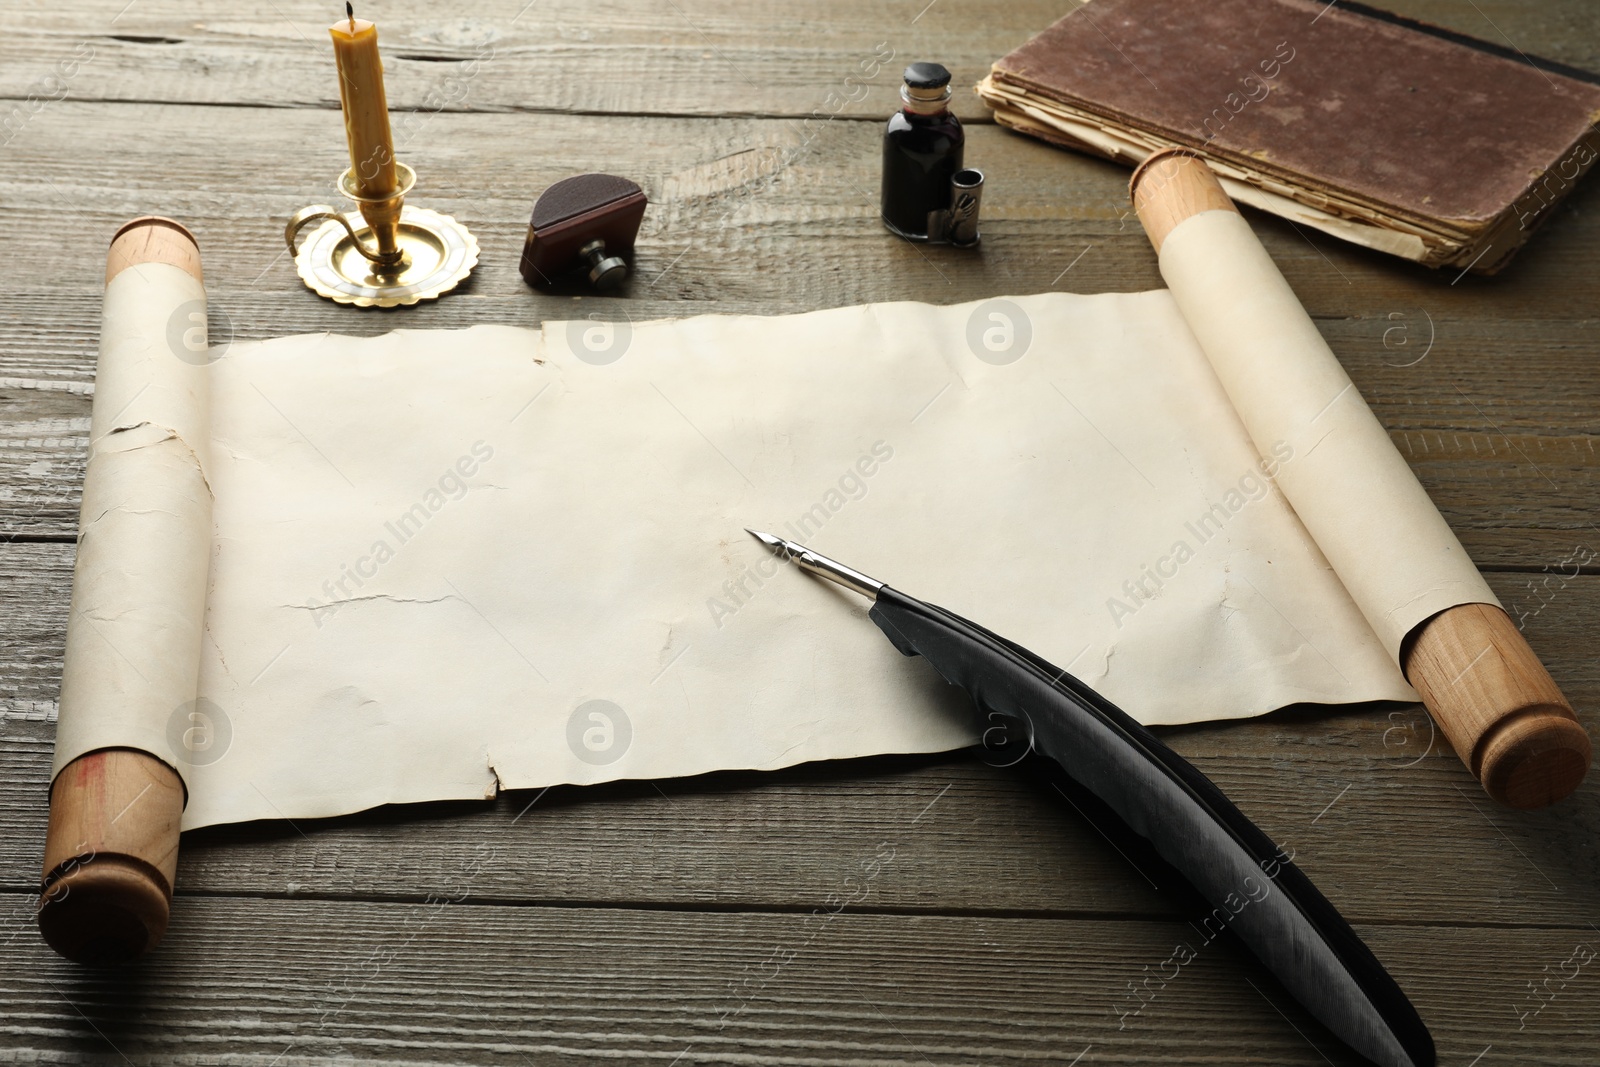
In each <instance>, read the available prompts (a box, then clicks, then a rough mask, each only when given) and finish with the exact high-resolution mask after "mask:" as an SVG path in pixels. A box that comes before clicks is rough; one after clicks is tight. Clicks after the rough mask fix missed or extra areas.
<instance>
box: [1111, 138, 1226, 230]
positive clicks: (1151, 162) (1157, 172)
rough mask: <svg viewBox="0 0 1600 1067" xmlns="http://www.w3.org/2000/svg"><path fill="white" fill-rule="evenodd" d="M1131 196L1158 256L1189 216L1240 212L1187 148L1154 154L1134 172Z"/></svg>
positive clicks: (1206, 167)
mask: <svg viewBox="0 0 1600 1067" xmlns="http://www.w3.org/2000/svg"><path fill="white" fill-rule="evenodd" d="M1128 195H1129V196H1130V197H1131V198H1132V199H1133V209H1134V211H1136V212H1137V213H1138V215H1139V221H1140V222H1142V223H1144V232H1145V233H1147V234H1149V236H1150V243H1151V244H1153V245H1155V248H1156V253H1157V254H1158V255H1159V254H1160V252H1161V245H1162V243H1163V242H1165V241H1166V239H1167V234H1169V233H1171V232H1172V231H1173V230H1174V229H1175V228H1176V227H1177V225H1178V223H1180V222H1182V221H1183V220H1184V219H1187V218H1188V217H1189V216H1191V215H1198V214H1200V213H1201V212H1202V211H1232V212H1233V213H1234V214H1238V212H1239V209H1238V208H1237V207H1235V206H1234V204H1233V201H1232V200H1230V199H1228V194H1227V193H1225V192H1223V191H1222V184H1221V183H1220V182H1218V181H1217V176H1216V174H1215V173H1213V172H1212V170H1211V168H1210V167H1208V166H1206V161H1205V160H1203V159H1201V158H1200V157H1199V156H1197V155H1195V154H1194V153H1193V152H1190V151H1189V150H1188V149H1185V148H1167V149H1163V150H1162V151H1160V152H1155V153H1152V154H1151V155H1150V156H1149V157H1148V158H1146V159H1145V161H1144V162H1143V163H1141V164H1139V169H1137V170H1135V171H1134V172H1133V177H1132V179H1130V180H1129V182H1128Z"/></svg>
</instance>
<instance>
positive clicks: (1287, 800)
mask: <svg viewBox="0 0 1600 1067" xmlns="http://www.w3.org/2000/svg"><path fill="white" fill-rule="evenodd" d="M70 574H71V548H70V546H65V545H14V546H0V597H4V599H0V618H10V619H28V620H32V625H31V626H30V627H26V628H20V629H21V632H13V631H10V630H9V629H8V630H7V631H5V632H4V638H3V639H0V673H3V675H4V676H6V677H11V678H15V679H17V680H18V684H17V688H16V689H15V690H13V691H12V692H11V693H10V694H8V700H9V701H10V702H11V703H10V704H8V705H6V708H7V710H8V711H10V709H15V711H12V712H11V713H10V714H7V715H6V716H5V718H4V720H0V721H3V722H4V738H5V739H4V740H3V741H0V889H3V890H9V891H11V892H19V893H20V892H23V891H26V890H31V889H32V888H33V885H34V879H35V877H36V874H37V869H38V863H39V852H38V849H39V843H40V842H41V841H42V840H43V832H44V809H43V805H42V798H43V795H44V791H45V789H46V788H47V785H48V782H49V769H50V737H51V726H50V724H49V723H48V722H46V721H41V719H42V718H44V717H45V715H46V711H47V709H48V708H49V707H50V706H51V705H52V702H53V699H54V695H55V687H56V685H57V682H58V678H59V666H58V665H56V664H55V663H53V662H52V661H51V660H50V658H49V657H50V656H51V655H52V653H53V654H55V655H59V647H60V645H59V642H60V632H61V629H62V628H64V626H65V610H64V604H65V589H66V583H67V581H68V580H69V579H70ZM26 576H36V578H38V579H43V581H42V582H38V583H37V584H36V582H35V579H34V578H27V577H26ZM1524 577H1525V576H1523V575H1517V574H1497V575H1492V576H1491V580H1492V582H1493V584H1494V585H1495V587H1496V589H1497V591H1498V592H1499V594H1500V595H1501V597H1502V598H1503V599H1505V600H1506V602H1507V603H1508V604H1509V603H1512V602H1513V601H1514V592H1515V590H1514V586H1513V585H1512V583H1513V582H1517V581H1522V580H1523V579H1524ZM52 582H53V583H55V585H56V586H57V587H58V588H59V589H60V590H61V593H60V595H59V596H58V597H47V596H43V595H42V593H41V590H42V589H45V588H49V586H50V584H51V583H52ZM12 589H15V590H16V593H15V594H10V595H7V592H5V591H10V590H12ZM1546 597H1547V599H1546V601H1545V602H1544V606H1543V608H1542V609H1541V610H1538V611H1537V612H1533V611H1532V610H1531V609H1530V610H1529V613H1528V614H1527V616H1526V619H1525V627H1526V630H1527V632H1528V634H1529V637H1530V640H1531V641H1532V643H1533V645H1534V647H1535V648H1537V649H1538V650H1539V651H1540V653H1541V654H1542V655H1543V656H1544V657H1545V659H1546V660H1547V661H1548V662H1549V664H1550V666H1551V669H1552V670H1553V671H1554V672H1555V674H1556V677H1557V678H1558V679H1560V680H1561V682H1562V684H1563V685H1564V686H1565V687H1566V689H1567V691H1568V693H1569V694H1570V695H1572V697H1573V699H1574V701H1575V702H1576V704H1577V706H1578V708H1579V714H1580V715H1581V716H1582V717H1583V719H1584V722H1585V724H1586V725H1588V726H1589V728H1590V729H1594V728H1596V727H1597V726H1600V720H1597V719H1596V718H1595V716H1594V714H1593V709H1596V708H1600V663H1597V662H1596V661H1595V660H1594V658H1593V656H1592V655H1591V654H1590V647H1591V644H1592V642H1591V640H1590V638H1589V633H1590V627H1591V620H1592V619H1593V618H1594V617H1595V615H1596V613H1600V578H1595V577H1591V576H1588V575H1583V576H1579V577H1578V578H1575V579H1570V580H1568V581H1567V583H1566V584H1565V585H1564V586H1562V587H1560V588H1559V589H1552V590H1550V591H1547V593H1546ZM41 599H42V600H43V601H44V603H43V604H41V605H40V607H39V608H38V609H37V610H34V609H30V607H29V604H30V603H31V602H38V601H40V600H41ZM41 709H46V711H41ZM1162 733H1163V736H1165V737H1166V738H1167V739H1168V741H1169V743H1171V744H1172V745H1173V746H1174V747H1175V748H1176V749H1177V750H1178V751H1180V752H1181V753H1183V754H1184V755H1185V756H1187V757H1189V758H1190V759H1192V760H1193V761H1194V762H1195V763H1196V764H1197V765H1198V766H1200V767H1201V769H1202V770H1204V771H1205V772H1206V773H1207V774H1208V775H1210V776H1211V777H1212V778H1213V779H1214V780H1215V781H1216V782H1217V783H1218V784H1219V785H1220V786H1222V788H1223V789H1224V790H1225V791H1226V792H1228V794H1229V795H1230V796H1232V797H1234V798H1235V800H1237V801H1238V803H1239V804H1240V806H1241V807H1242V808H1243V809H1244V810H1245V812H1246V814H1248V815H1250V816H1251V818H1253V819H1255V820H1256V821H1257V822H1258V823H1259V824H1260V826H1261V827H1262V828H1263V830H1265V831H1266V832H1267V833H1268V834H1269V835H1270V836H1272V838H1273V839H1274V840H1275V841H1278V842H1280V843H1284V844H1287V845H1288V846H1289V847H1291V848H1294V849H1295V850H1296V853H1297V862H1299V863H1300V864H1301V865H1302V866H1303V867H1304V868H1305V869H1306V871H1307V872H1308V873H1309V874H1310V875H1311V876H1312V878H1313V879H1314V880H1315V881H1316V882H1317V884H1318V885H1319V886H1320V887H1321V888H1322V889H1323V890H1324V891H1325V892H1326V893H1327V894H1328V895H1329V896H1330V897H1331V898H1332V899H1333V900H1334V901H1335V902H1336V903H1337V904H1338V905H1339V907H1340V908H1342V909H1344V910H1345V911H1346V912H1347V913H1348V914H1349V915H1350V916H1351V917H1352V918H1355V919H1359V920H1362V921H1385V922H1405V921H1415V920H1416V917H1417V916H1418V914H1419V910H1420V911H1423V912H1429V913H1438V914H1448V915H1450V916H1452V917H1454V918H1455V919H1456V920H1457V921H1461V922H1470V923H1481V924H1506V923H1520V924H1530V925H1540V924H1543V923H1546V922H1549V921H1552V920H1560V921H1567V922H1581V921H1584V919H1585V917H1588V918H1590V919H1592V918H1594V917H1596V916H1600V780H1596V781H1590V782H1588V783H1586V784H1585V785H1584V786H1583V787H1582V788H1581V789H1580V790H1579V792H1578V794H1577V795H1576V796H1575V797H1573V798H1571V799H1570V800H1569V801H1568V802H1566V803H1564V804H1562V805H1559V806H1558V807H1557V808H1555V809H1552V810H1550V811H1546V812H1537V813H1516V812H1508V811H1504V810H1501V809H1498V808H1496V807H1495V806H1494V805H1492V804H1491V803H1490V802H1489V801H1488V799H1487V798H1485V797H1483V796H1482V795H1481V793H1480V791H1479V789H1478V786H1477V784H1476V783H1475V782H1474V781H1473V780H1472V778H1471V776H1470V775H1469V774H1468V773H1467V771H1466V770H1465V769H1464V768H1463V767H1462V766H1461V764H1460V762H1459V761H1458V760H1457V758H1456V756H1455V755H1454V754H1453V753H1452V752H1451V751H1450V749H1449V747H1448V744H1447V742H1446V741H1445V740H1444V738H1443V737H1442V736H1441V735H1438V734H1435V732H1434V731H1433V729H1432V727H1431V726H1430V724H1429V722H1428V720H1427V718H1426V717H1425V716H1424V715H1423V713H1422V712H1421V710H1420V709H1419V708H1416V707H1400V706H1377V707H1357V708H1350V709H1333V710H1327V709H1315V708H1307V709H1299V710H1295V711H1290V712H1283V713H1279V714H1276V715H1271V716H1267V717H1265V718H1262V719H1256V720H1244V721H1239V722H1231V723H1213V724H1200V725H1195V726H1188V727H1180V728H1175V729H1167V730H1163V731H1162ZM946 787H948V789H947V788H946ZM535 797H536V794H535V793H531V792H517V793H510V794H506V795H504V796H502V797H501V798H500V799H499V800H498V801H497V802H495V803H494V804H491V805H481V804H472V803H459V804H428V805H417V806H412V807H405V808H392V809H383V810H379V811H375V812H368V813H363V814H359V815H354V816H350V817H347V818H341V819H332V820H326V821H323V822H307V823H296V824H294V825H290V824H286V823H279V822H268V823H255V824H250V825H247V826H241V827H222V828H217V829H215V830H205V831H200V832H197V833H190V834H188V835H187V836H186V837H185V839H184V842H183V847H182V850H181V853H180V855H181V859H180V863H179V869H178V877H177V882H178V886H179V893H180V895H182V894H184V893H196V894H246V895H262V896H273V897H286V898H294V897H307V896H315V897H319V898H327V899H360V898H372V897H381V898H385V899H395V900H410V901H420V900H422V899H423V898H425V897H426V895H427V894H428V893H430V892H435V891H437V890H439V888H440V886H439V882H438V878H439V872H441V871H448V870H452V869H455V868H457V867H459V866H460V865H461V864H462V863H464V862H465V861H466V860H467V858H468V857H470V855H471V854H472V852H473V850H474V849H476V848H478V847H479V846H480V845H481V844H485V843H487V844H489V845H492V846H493V847H495V848H496V849H499V850H500V851H501V853H502V854H503V855H505V856H507V857H508V862H507V864H505V865H504V866H502V867H499V868H496V869H495V870H492V871H486V872H484V873H483V874H482V875H480V876H479V877H478V879H477V881H476V882H475V885H476V886H477V889H476V892H477V893H478V894H479V895H480V896H481V897H482V898H483V899H489V900H495V901H502V902H513V901H541V902H546V903H565V904H575V903H597V902H603V903H607V904H639V903H649V902H656V903H667V904H671V905H672V906H675V907H704V908H716V909H728V908H738V907H741V906H754V907H763V908H783V907H792V906H793V904H792V902H793V901H794V900H796V899H803V898H805V897H807V896H808V895H819V894H824V893H826V892H829V891H832V890H833V889H835V888H837V883H838V882H839V880H841V879H842V878H844V877H846V876H847V875H848V874H849V872H850V871H851V870H852V869H853V868H854V867H855V866H856V864H858V863H859V862H860V859H861V857H863V856H866V855H869V854H870V853H871V852H872V851H873V850H874V849H875V848H876V847H877V846H878V845H879V844H880V843H882V842H885V841H887V842H889V843H891V844H897V843H899V842H914V843H915V844H916V846H917V850H918V851H916V852H915V853H914V854H913V855H915V856H917V857H920V858H916V859H913V858H905V859H904V860H903V862H902V863H901V864H900V865H899V866H898V867H897V869H896V871H895V872H893V875H892V876H886V877H884V878H883V879H881V880H880V881H879V882H878V886H877V892H878V894H879V896H878V898H877V900H878V903H879V904H880V905H881V906H883V907H887V908H892V909H895V910H898V911H916V912H926V911H956V912H963V913H968V912H970V913H986V914H1001V915H1005V914H1026V913H1049V914H1062V915H1072V914H1085V913H1091V912H1096V911H1099V912H1114V913H1117V914H1144V915H1161V914H1172V913H1173V909H1175V908H1181V907H1182V906H1183V903H1182V902H1181V901H1175V900H1173V899H1171V898H1169V897H1168V896H1166V895H1164V894H1163V893H1161V892H1158V891H1156V890H1155V889H1153V888H1152V887H1151V885H1150V884H1149V882H1148V881H1146V880H1145V879H1144V878H1143V877H1142V876H1141V875H1140V874H1139V872H1138V870H1137V869H1135V867H1134V866H1132V865H1131V864H1130V862H1129V859H1128V858H1125V857H1124V856H1123V855H1121V854H1119V853H1118V851H1117V848H1118V846H1114V845H1112V844H1111V843H1108V842H1107V841H1106V840H1105V839H1104V838H1102V837H1101V836H1100V835H1099V834H1098V833H1097V832H1096V831H1095V830H1093V829H1091V828H1089V827H1088V826H1087V825H1085V824H1084V822H1083V820H1082V818H1081V816H1080V815H1079V813H1078V812H1077V811H1075V810H1074V809H1073V808H1072V807H1071V805H1070V804H1069V803H1068V802H1067V801H1066V800H1064V799H1062V798H1060V797H1058V796H1056V795H1054V794H1052V793H1051V792H1050V791H1049V790H1047V789H1041V788H1039V787H1037V786H1036V785H1035V784H1034V783H1031V782H1029V781H1025V780H1022V779H1019V778H1018V777H1017V776H1015V775H1013V774H1009V773H1006V772H1002V771H997V770H994V769H992V768H988V767H985V766H983V765H982V764H981V763H977V762H976V761H974V760H971V759H970V758H967V757H964V756H960V755H954V756H941V757H926V758H924V757H901V758H886V759H882V760H864V761H855V762H851V763H846V764H838V765H828V764H820V765H813V766H809V767H799V768H793V769H791V770H787V771H783V772H779V773H776V774H756V773H730V774H722V775H711V776H705V777H699V778H693V779H683V780H672V781H664V782H661V783H659V784H658V785H652V784H650V783H639V782H634V783H615V784H613V785H607V786H601V787H594V788H590V789H579V788H562V789H556V790H553V791H551V793H549V794H547V795H546V796H544V797H543V798H540V799H538V801H537V803H535V804H533V806H532V807H531V808H530V807H529V806H528V805H529V804H530V802H532V801H534V800H535ZM930 805H931V807H930ZM919 816H920V818H919ZM1375 828H1376V830H1375ZM1508 839H1509V841H1515V844H1514V845H1513V844H1510V843H1508ZM1519 850H1520V851H1519ZM1136 862H1138V863H1140V864H1141V865H1142V866H1144V867H1146V868H1148V869H1149V870H1150V871H1151V872H1152V873H1155V874H1159V871H1157V870H1156V869H1155V868H1154V867H1152V866H1151V865H1150V864H1149V863H1148V862H1146V860H1145V858H1144V857H1142V856H1140V857H1137V859H1136ZM1441 871H1448V872H1449V876H1448V877H1447V878H1442V877H1441V875H1440V872H1441ZM1158 881H1159V878H1158Z"/></svg>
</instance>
